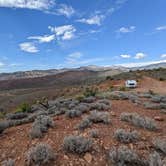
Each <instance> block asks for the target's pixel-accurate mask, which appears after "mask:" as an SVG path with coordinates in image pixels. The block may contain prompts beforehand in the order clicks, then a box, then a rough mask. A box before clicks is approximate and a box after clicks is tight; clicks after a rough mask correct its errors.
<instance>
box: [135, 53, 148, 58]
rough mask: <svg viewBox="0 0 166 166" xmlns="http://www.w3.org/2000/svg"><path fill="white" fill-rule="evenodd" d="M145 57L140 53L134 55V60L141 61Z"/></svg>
mask: <svg viewBox="0 0 166 166" xmlns="http://www.w3.org/2000/svg"><path fill="white" fill-rule="evenodd" d="M145 56H146V54H144V53H142V52H139V53H137V54H136V55H135V57H134V58H135V59H142V58H144V57H145Z"/></svg>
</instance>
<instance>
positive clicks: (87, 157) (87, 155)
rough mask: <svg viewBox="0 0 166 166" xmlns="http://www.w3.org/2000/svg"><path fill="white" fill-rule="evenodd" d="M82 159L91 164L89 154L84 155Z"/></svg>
mask: <svg viewBox="0 0 166 166" xmlns="http://www.w3.org/2000/svg"><path fill="white" fill-rule="evenodd" d="M84 159H85V160H86V161H87V162H88V163H91V162H92V155H91V154H90V153H86V154H85V156H84Z"/></svg>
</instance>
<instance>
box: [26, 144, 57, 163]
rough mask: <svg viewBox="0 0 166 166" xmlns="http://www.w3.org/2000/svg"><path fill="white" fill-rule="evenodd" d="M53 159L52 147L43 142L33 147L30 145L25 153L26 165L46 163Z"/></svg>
mask: <svg viewBox="0 0 166 166" xmlns="http://www.w3.org/2000/svg"><path fill="white" fill-rule="evenodd" d="M54 159H55V154H54V152H53V150H52V148H51V147H50V146H49V145H47V144H44V143H40V144H38V145H36V146H35V147H32V148H31V149H30V150H29V151H28V152H27V153H26V163H27V165H28V166H32V165H35V166H40V165H44V164H45V165H46V164H47V165H48V164H49V163H50V162H51V161H52V160H54Z"/></svg>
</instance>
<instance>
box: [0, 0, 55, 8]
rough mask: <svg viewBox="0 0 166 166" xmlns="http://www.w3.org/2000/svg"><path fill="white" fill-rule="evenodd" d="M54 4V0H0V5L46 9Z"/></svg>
mask: <svg viewBox="0 0 166 166" xmlns="http://www.w3.org/2000/svg"><path fill="white" fill-rule="evenodd" d="M54 5H55V2H54V0H0V7H9V8H27V9H34V10H48V9H50V8H51V7H53V6H54Z"/></svg>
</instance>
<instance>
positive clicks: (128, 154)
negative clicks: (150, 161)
mask: <svg viewBox="0 0 166 166" xmlns="http://www.w3.org/2000/svg"><path fill="white" fill-rule="evenodd" d="M108 162H109V165H110V166H112V165H115V166H147V162H146V161H145V160H143V159H141V158H140V157H139V156H138V155H137V153H136V152H135V151H133V150H130V149H128V147H126V146H120V147H119V148H118V149H115V148H113V149H112V150H110V152H109V154H108Z"/></svg>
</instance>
